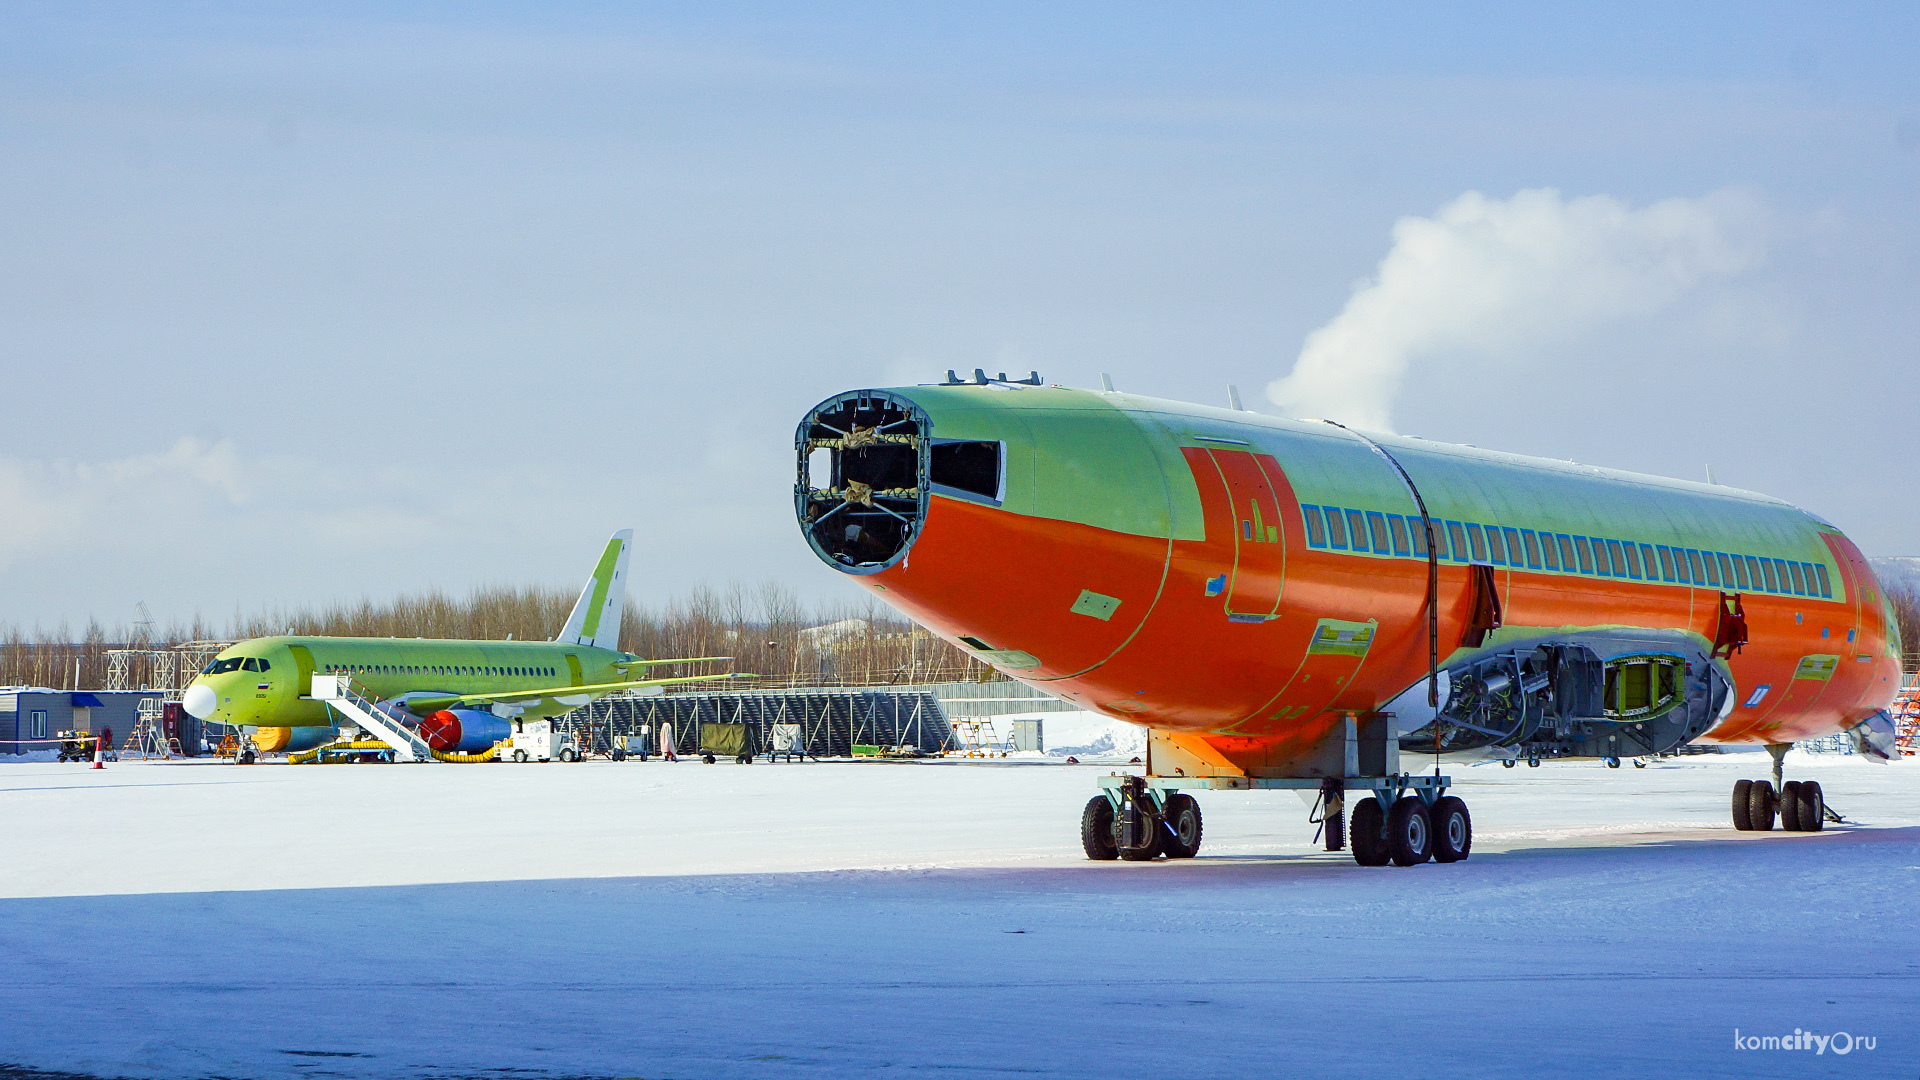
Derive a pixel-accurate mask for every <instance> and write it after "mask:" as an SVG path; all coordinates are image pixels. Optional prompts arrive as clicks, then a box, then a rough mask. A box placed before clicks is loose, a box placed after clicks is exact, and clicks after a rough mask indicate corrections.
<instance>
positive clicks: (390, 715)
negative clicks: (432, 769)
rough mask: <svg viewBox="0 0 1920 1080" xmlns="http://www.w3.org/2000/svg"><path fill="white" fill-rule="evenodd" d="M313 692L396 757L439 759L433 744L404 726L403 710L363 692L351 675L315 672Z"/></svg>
mask: <svg viewBox="0 0 1920 1080" xmlns="http://www.w3.org/2000/svg"><path fill="white" fill-rule="evenodd" d="M313 696H314V697H315V698H316V699H318V700H320V701H324V702H326V703H327V704H328V705H330V706H332V707H333V708H335V709H337V710H339V712H340V713H342V714H343V715H345V716H346V717H348V718H349V719H351V720H352V721H353V722H354V723H356V724H359V725H360V729H361V730H362V731H365V732H366V733H367V734H369V735H371V736H373V737H374V738H376V739H379V740H380V741H381V742H383V743H386V744H387V745H388V746H391V747H393V760H395V761H438V760H440V759H439V758H436V757H434V756H433V748H432V747H430V746H428V745H427V743H426V740H424V739H422V738H421V737H420V736H419V735H418V734H416V733H415V732H414V730H413V729H412V728H410V727H408V726H407V718H406V714H405V712H404V710H402V709H400V708H399V707H397V706H395V705H392V704H390V703H388V702H385V701H379V700H376V699H375V698H373V697H372V696H371V695H368V694H366V693H363V692H362V690H361V688H359V687H357V686H355V685H354V682H353V677H352V676H350V675H315V676H314V677H313Z"/></svg>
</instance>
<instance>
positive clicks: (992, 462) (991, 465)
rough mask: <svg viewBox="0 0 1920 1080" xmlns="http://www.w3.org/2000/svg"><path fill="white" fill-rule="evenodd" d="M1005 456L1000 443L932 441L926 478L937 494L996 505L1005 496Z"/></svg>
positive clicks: (1005, 447) (1004, 447)
mask: <svg viewBox="0 0 1920 1080" xmlns="http://www.w3.org/2000/svg"><path fill="white" fill-rule="evenodd" d="M1006 453H1007V446H1006V444H1005V443H1001V442H960V441H957V440H948V439H936V440H934V442H933V449H932V453H931V455H930V456H929V461H928V473H927V477H928V479H929V480H931V481H932V483H933V490H934V491H935V492H936V493H938V494H942V495H960V496H963V497H964V496H968V495H971V496H977V497H978V498H981V499H986V500H988V501H990V502H992V503H994V504H996V505H998V504H999V503H1000V502H1002V501H1003V500H1004V499H1005V497H1006V475H1005V473H1006V470H1005V468H1004V466H1005V463H1006Z"/></svg>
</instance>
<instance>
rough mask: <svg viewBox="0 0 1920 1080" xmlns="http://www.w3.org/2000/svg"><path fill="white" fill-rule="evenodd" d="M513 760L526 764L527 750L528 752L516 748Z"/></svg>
mask: <svg viewBox="0 0 1920 1080" xmlns="http://www.w3.org/2000/svg"><path fill="white" fill-rule="evenodd" d="M513 760H514V761H515V762H516V763H519V764H522V765H524V764H526V761H527V752H526V751H525V750H515V751H514V752H513Z"/></svg>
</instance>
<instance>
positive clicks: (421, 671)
mask: <svg viewBox="0 0 1920 1080" xmlns="http://www.w3.org/2000/svg"><path fill="white" fill-rule="evenodd" d="M264 662H265V661H262V663H264ZM326 670H327V671H329V672H332V673H336V674H338V673H366V674H371V675H511V676H526V675H537V676H539V677H541V678H547V679H551V678H556V677H557V676H555V675H554V670H555V669H553V668H549V667H538V668H531V667H479V666H470V665H465V664H328V665H326Z"/></svg>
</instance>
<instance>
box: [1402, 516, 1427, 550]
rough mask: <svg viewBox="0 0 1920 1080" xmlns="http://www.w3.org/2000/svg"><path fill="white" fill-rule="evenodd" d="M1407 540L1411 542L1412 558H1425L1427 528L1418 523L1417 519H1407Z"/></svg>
mask: <svg viewBox="0 0 1920 1080" xmlns="http://www.w3.org/2000/svg"><path fill="white" fill-rule="evenodd" d="M1407 539H1408V540H1411V541H1412V542H1413V555H1414V558H1417V559H1424V558H1426V557H1427V527H1426V526H1425V525H1423V524H1421V523H1420V519H1419V518H1416V517H1410V518H1408V519H1407Z"/></svg>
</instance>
